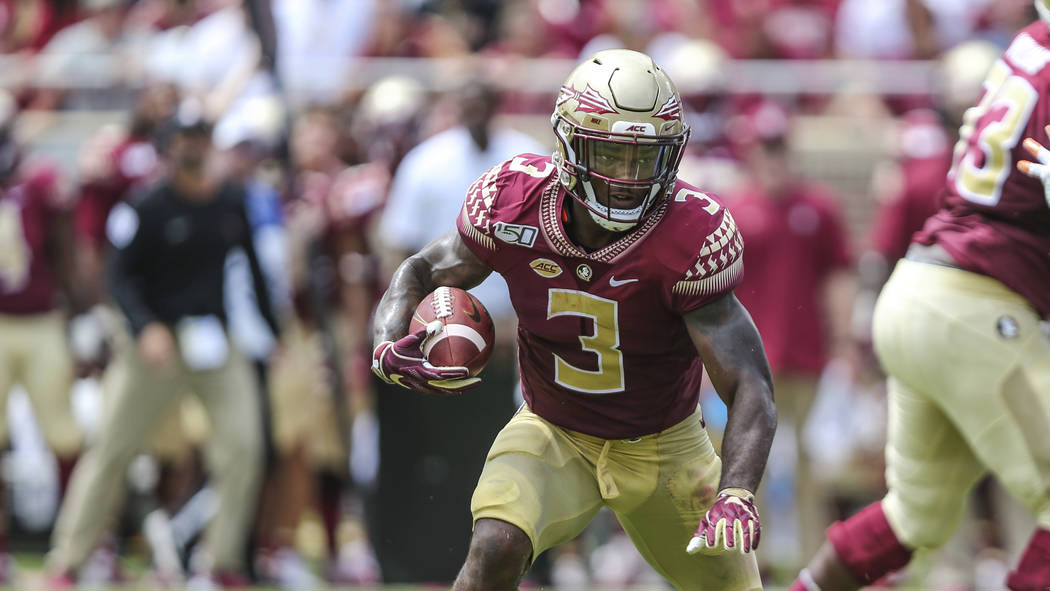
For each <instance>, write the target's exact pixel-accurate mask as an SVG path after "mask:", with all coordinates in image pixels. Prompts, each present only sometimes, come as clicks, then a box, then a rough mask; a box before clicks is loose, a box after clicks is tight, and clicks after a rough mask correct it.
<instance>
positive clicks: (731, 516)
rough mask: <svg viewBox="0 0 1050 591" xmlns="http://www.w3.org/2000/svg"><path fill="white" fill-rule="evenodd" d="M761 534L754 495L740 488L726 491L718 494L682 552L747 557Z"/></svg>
mask: <svg viewBox="0 0 1050 591" xmlns="http://www.w3.org/2000/svg"><path fill="white" fill-rule="evenodd" d="M760 533H761V527H759V524H758V510H757V509H755V495H754V494H752V493H751V491H748V490H745V489H742V488H727V489H724V490H722V492H720V493H718V500H716V501H715V504H714V505H712V506H711V508H710V509H708V510H707V513H706V514H705V515H704V518H703V519H701V520H700V526H699V527H697V528H696V534H695V535H694V536H693V539H691V540H689V545H688V546H686V549H685V550H686V552H688V553H690V554H695V553H697V552H700V553H702V554H709V555H711V554H725V553H727V552H740V553H743V554H746V553H748V552H750V551H752V550H754V549H755V548H757V547H758V539H759V535H760Z"/></svg>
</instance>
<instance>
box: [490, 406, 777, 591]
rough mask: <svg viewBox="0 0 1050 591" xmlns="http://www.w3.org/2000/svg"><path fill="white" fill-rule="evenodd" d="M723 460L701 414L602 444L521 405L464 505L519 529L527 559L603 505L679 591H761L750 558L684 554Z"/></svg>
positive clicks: (566, 536) (563, 538) (580, 526)
mask: <svg viewBox="0 0 1050 591" xmlns="http://www.w3.org/2000/svg"><path fill="white" fill-rule="evenodd" d="M721 469H722V462H721V460H720V459H719V458H718V455H717V454H715V450H714V448H713V447H712V446H711V441H710V439H708V437H707V431H706V430H705V429H704V428H703V426H702V425H701V423H700V412H699V411H697V412H695V413H693V414H692V415H691V416H690V417H689V418H687V419H685V420H684V421H682V422H681V423H679V424H677V425H675V426H673V427H671V428H669V429H666V430H664V431H661V432H659V433H655V434H652V435H647V436H645V437H639V438H636V439H630V440H620V439H611V440H610V439H602V438H599V437H594V436H591V435H585V434H583V433H578V432H575V431H570V430H568V429H563V428H561V427H558V426H556V425H553V424H551V423H550V422H548V421H546V420H544V419H543V418H541V417H539V416H538V415H536V414H534V413H532V412H531V411H529V410H528V408H525V407H523V408H522V409H521V410H520V411H518V413H517V414H516V415H515V416H514V418H512V419H511V420H510V422H509V423H508V424H507V425H506V426H505V427H504V428H503V430H502V431H500V433H499V435H497V436H496V440H495V441H494V442H493V444H492V448H491V449H490V450H489V454H488V457H487V459H486V461H485V468H484V470H483V471H482V474H481V478H480V480H479V482H478V487H477V489H475V491H474V497H473V499H472V500H471V507H470V508H471V512H472V513H473V514H474V521H475V523H476V522H477V520H478V519H482V518H493V519H499V520H502V521H506V522H508V523H511V524H513V525H516V526H517V527H519V528H521V529H522V531H524V532H525V533H526V534H527V535H528V536H529V539H530V540H531V541H532V547H533V558H535V557H536V556H538V555H539V554H540V553H542V552H543V551H545V550H547V549H549V548H552V547H554V546H557V545H559V544H563V543H565V542H568V541H569V540H572V539H573V538H575V537H576V536H578V535H579V534H580V533H581V532H582V531H583V530H584V528H585V527H586V526H587V524H588V523H590V522H591V520H592V519H593V518H594V516H595V514H596V513H597V512H598V510H599V509H600V508H601V507H602V506H606V507H609V508H610V509H611V510H612V511H613V512H614V513H615V514H616V517H617V519H619V521H620V524H621V525H623V528H624V531H625V532H627V535H628V536H630V538H631V540H632V541H633V542H634V545H635V547H636V548H638V551H639V552H640V553H641V554H642V556H644V557H645V559H646V561H648V562H649V564H650V565H652V567H653V568H654V569H656V571H657V572H659V573H660V574H661V575H662V576H664V577H665V578H667V580H668V581H670V582H671V583H672V584H674V586H675V587H676V588H678V589H683V590H689V591H753V590H755V589H761V588H762V584H761V580H760V579H759V575H758V566H757V563H756V561H755V555H754V553H750V554H747V555H742V554H729V555H724V556H717V557H712V556H703V555H700V554H694V555H690V554H687V553H686V551H685V547H686V545H687V544H688V543H689V539H690V538H691V537H692V536H693V534H694V533H695V532H696V527H697V525H698V524H699V523H700V518H701V517H702V516H703V514H704V512H705V511H707V509H708V508H709V507H710V506H711V505H712V504H713V503H714V500H715V495H716V494H717V492H718V490H717V489H718V481H719V477H720V475H721Z"/></svg>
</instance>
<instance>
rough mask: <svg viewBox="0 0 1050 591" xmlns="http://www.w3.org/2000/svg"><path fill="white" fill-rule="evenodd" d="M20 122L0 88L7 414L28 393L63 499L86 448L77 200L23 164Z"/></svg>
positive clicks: (4, 438) (1, 543)
mask: <svg viewBox="0 0 1050 591" xmlns="http://www.w3.org/2000/svg"><path fill="white" fill-rule="evenodd" d="M15 117H16V106H15V102H14V98H13V97H11V95H10V94H8V93H7V92H6V91H2V90H0V409H3V410H6V408H7V395H8V392H10V391H11V388H12V387H13V386H15V385H21V386H23V387H24V388H25V390H26V393H27V394H28V395H29V400H30V401H31V402H32V404H33V409H34V411H35V413H36V419H37V422H38V424H39V425H40V427H41V430H42V431H43V435H44V439H45V441H46V442H47V445H48V447H50V448H51V450H52V451H53V452H54V453H55V455H56V456H57V458H58V466H59V489H60V493H61V492H64V491H65V484H66V482H67V480H68V477H69V474H70V472H71V471H72V469H73V464H74V463H75V462H76V459H77V456H78V455H79V453H80V446H81V435H80V429H79V428H78V427H77V423H76V421H75V420H74V419H73V414H72V411H71V408H70V388H71V387H72V385H73V361H72V358H71V356H70V354H69V348H68V346H67V343H66V322H65V321H66V318H67V314H69V313H71V312H75V311H76V308H77V303H76V301H75V299H74V298H75V294H74V293H73V277H72V273H73V224H72V215H71V214H72V210H73V207H74V200H73V198H72V197H73V196H72V194H71V192H70V191H68V190H67V188H66V187H64V186H63V183H62V180H61V178H60V176H59V172H58V170H57V169H56V168H55V166H54V165H53V164H50V163H46V162H43V161H40V160H36V161H31V160H23V158H22V156H23V154H22V148H21V147H20V146H19V145H17V143H16V142H15V138H14V136H13V123H14V120H15ZM4 415H6V412H5V413H4ZM0 443H2V444H3V445H5V446H6V445H7V443H8V433H7V421H6V420H0ZM4 513H5V514H6V508H5V510H4ZM6 525H7V524H6V519H0V585H6V584H10V583H11V582H12V577H13V575H14V572H13V570H12V569H13V567H14V563H13V561H12V559H11V556H10V555H9V554H8V553H7V540H6V529H7V527H6Z"/></svg>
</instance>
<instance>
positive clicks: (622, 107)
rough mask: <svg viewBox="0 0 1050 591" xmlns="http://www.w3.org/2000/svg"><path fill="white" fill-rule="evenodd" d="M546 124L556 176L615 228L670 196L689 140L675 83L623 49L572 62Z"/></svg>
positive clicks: (632, 221) (648, 61)
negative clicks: (550, 133)
mask: <svg viewBox="0 0 1050 591" xmlns="http://www.w3.org/2000/svg"><path fill="white" fill-rule="evenodd" d="M551 124H552V125H553V126H554V134H555V135H556V136H557V138H558V143H557V148H556V150H555V153H554V163H555V165H557V167H558V178H559V180H560V182H561V183H562V185H564V187H565V189H566V191H568V192H569V194H570V195H572V196H573V197H574V198H575V199H576V200H577V201H579V202H580V203H582V204H583V205H584V207H586V208H587V211H588V212H589V213H590V215H591V217H592V218H593V219H594V221H595V222H596V223H598V224H599V225H600V226H602V227H603V228H605V229H606V230H610V231H613V232H623V231H626V230H629V229H631V228H633V227H634V226H635V225H636V224H638V222H639V221H641V220H642V219H644V218H645V217H646V216H647V215H649V214H650V213H652V212H653V211H654V210H655V209H656V206H657V205H658V204H660V203H662V202H663V200H664V199H666V198H667V195H668V194H669V193H670V191H671V189H672V188H673V187H674V183H675V175H676V174H677V173H678V165H679V163H680V162H681V160H682V149H683V147H684V146H685V143H686V140H687V139H688V138H689V128H688V126H686V124H685V119H684V116H683V113H682V101H681V98H680V97H679V95H678V90H677V89H676V88H675V86H674V83H673V82H671V79H670V78H669V77H668V76H667V74H666V73H665V72H664V71H663V70H662V69H661V68H660V66H657V65H656V64H655V63H654V62H653V60H652V58H650V57H649V56H647V55H645V54H643V53H638V52H637V51H630V50H627V49H609V50H605V51H600V52H598V53H596V54H594V55H593V56H592V57H591V58H589V59H588V60H587V61H585V62H583V63H582V64H580V65H579V66H577V67H576V69H575V70H573V71H572V73H571V74H569V77H568V78H567V79H566V80H565V83H564V84H563V85H562V87H561V90H560V92H559V93H558V99H557V101H556V104H555V107H554V114H553V115H551Z"/></svg>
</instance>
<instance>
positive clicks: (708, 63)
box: [660, 39, 728, 95]
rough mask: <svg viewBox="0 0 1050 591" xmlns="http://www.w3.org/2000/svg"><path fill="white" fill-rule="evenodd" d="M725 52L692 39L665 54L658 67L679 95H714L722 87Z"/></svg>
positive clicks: (711, 43)
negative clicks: (712, 93)
mask: <svg viewBox="0 0 1050 591" xmlns="http://www.w3.org/2000/svg"><path fill="white" fill-rule="evenodd" d="M727 59H728V57H727V55H726V52H725V51H723V50H722V48H721V47H719V46H718V45H717V44H715V43H714V42H712V41H707V40H706V39H692V40H689V41H687V42H684V43H681V44H679V45H678V46H677V47H676V48H674V49H673V50H671V51H670V52H668V55H667V57H666V58H665V61H664V63H662V64H660V65H661V66H662V67H663V69H664V71H666V72H667V75H668V76H670V77H671V80H672V81H674V84H675V86H677V87H678V92H679V93H681V94H683V95H689V94H698V93H707V92H718V91H721V90H722V89H723V88H724V87H725V81H726V77H725V63H726V60H727Z"/></svg>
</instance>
